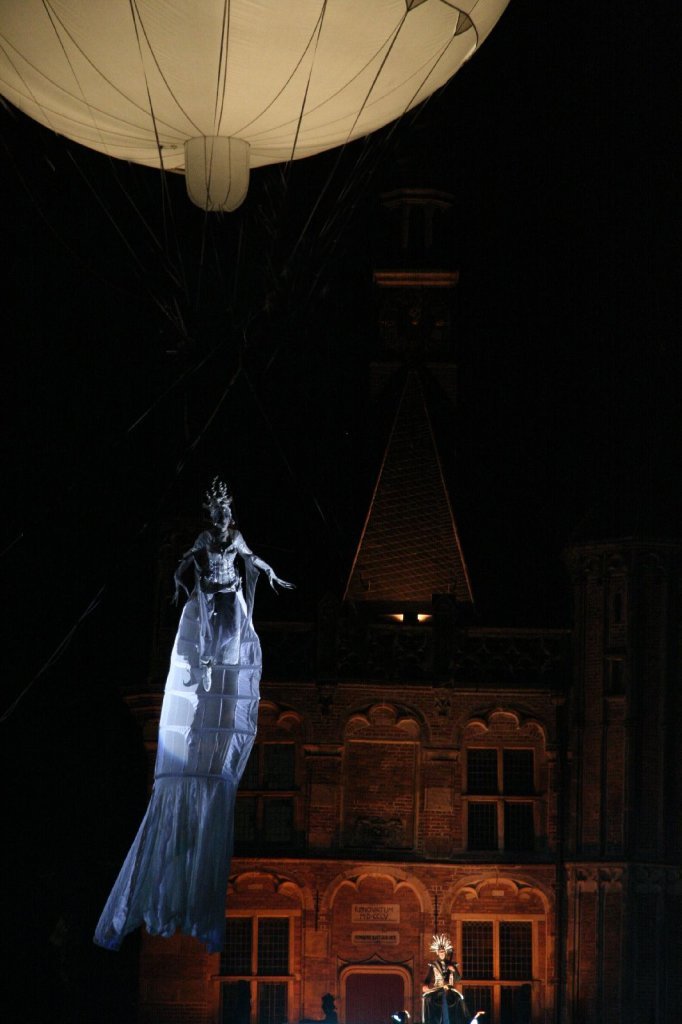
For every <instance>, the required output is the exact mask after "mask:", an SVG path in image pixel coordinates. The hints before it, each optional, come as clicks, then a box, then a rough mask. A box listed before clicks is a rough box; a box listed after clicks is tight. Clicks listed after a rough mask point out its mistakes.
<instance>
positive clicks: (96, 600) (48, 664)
mask: <svg viewBox="0 0 682 1024" xmlns="http://www.w3.org/2000/svg"><path fill="white" fill-rule="evenodd" d="M241 372H242V363H241V359H240V361H239V364H238V365H237V368H236V369H235V370H234V372H233V374H232V376H231V377H230V379H229V380H228V382H227V384H226V385H225V387H224V389H223V392H222V394H221V395H220V397H219V399H218V401H217V402H216V404H215V406H214V408H213V409H212V411H211V412H210V413H209V415H208V416H207V418H206V420H205V421H204V424H203V426H202V427H201V429H200V430H199V431H198V433H197V434H196V435H195V437H194V439H193V441H192V442H191V443H190V444H189V445H188V446H187V448H186V449H185V452H184V454H183V456H182V457H181V458H180V459H179V460H178V462H177V465H176V467H175V473H174V476H173V478H172V480H171V482H170V483H169V484H168V485H167V486H166V487H165V488H164V490H163V492H162V494H161V496H160V498H159V500H158V501H157V503H156V507H155V509H154V510H153V516H150V517H149V518H148V519H147V520H146V521H145V522H144V523H143V524H142V525H141V526H140V527H139V529H138V530H137V532H136V533H135V535H134V537H133V539H132V541H130V542H129V543H128V544H127V545H126V546H125V547H124V549H123V550H124V552H126V551H129V550H131V549H132V546H133V544H134V543H135V542H137V541H139V539H140V538H141V537H143V536H144V534H145V533H146V532H147V530H148V529H149V523H150V521H151V519H152V518H153V517H155V516H158V514H159V512H160V511H161V509H162V508H163V507H164V506H165V504H166V502H167V499H168V495H169V494H170V492H171V491H172V489H173V487H174V486H175V483H176V481H177V479H178V477H179V476H180V474H181V473H182V471H183V470H184V468H185V465H186V462H187V458H188V457H189V456H190V455H191V454H192V453H193V452H194V450H195V449H196V447H197V446H198V444H199V443H200V441H201V440H202V438H203V437H204V435H205V433H206V431H207V430H208V429H209V427H210V426H211V424H212V423H213V421H214V420H215V418H216V416H217V415H218V412H219V411H220V408H221V407H222V405H223V404H224V402H225V399H226V398H227V396H228V394H229V392H230V391H231V390H232V387H233V385H234V383H235V381H236V380H237V378H238V376H239V375H240V373H241ZM113 564H114V565H115V567H116V568H115V569H114V570H113V574H114V577H115V576H116V575H117V573H120V572H122V571H123V568H122V567H123V566H124V564H125V559H124V557H119V558H117V559H115V560H114V562H113ZM108 586H109V584H108V583H107V582H104V583H101V584H100V585H99V586H98V587H97V589H96V591H95V593H94V596H93V597H92V598H91V599H90V601H89V602H88V604H87V605H86V607H85V608H84V610H83V611H82V612H81V613H80V615H79V616H78V617H77V618H76V621H75V622H74V623H73V625H72V626H71V627H70V628H69V629H68V630H67V632H66V633H65V634H64V636H63V637H62V639H61V640H60V641H59V643H58V644H57V645H56V647H55V648H54V650H53V651H52V653H51V654H50V655H49V657H48V658H47V659H46V660H45V662H44V663H43V664H42V665H41V667H40V668H39V669H38V671H37V672H36V673H35V674H34V675H33V676H32V678H31V679H30V680H29V681H28V683H27V684H26V685H25V686H24V688H23V689H22V690H21V691H20V692H19V694H18V695H17V696H16V697H15V699H14V700H13V701H12V703H11V704H10V705H9V707H8V708H6V709H5V711H4V712H3V713H2V715H0V723H4V722H6V721H7V720H8V719H9V718H10V716H11V715H12V714H13V713H14V711H15V710H16V708H17V707H18V705H19V704H20V702H21V701H22V700H23V698H24V697H25V696H26V695H27V693H29V691H30V690H31V689H32V687H33V686H34V685H35V683H37V682H38V680H39V679H40V678H41V677H42V676H43V675H45V673H46V672H47V671H48V670H49V669H50V668H52V666H53V665H55V664H56V662H57V661H58V660H59V659H60V658H61V656H62V655H63V654H64V653H65V651H66V650H67V649H68V647H69V644H70V643H71V641H72V640H73V638H74V636H75V635H76V633H77V632H78V629H79V627H80V626H81V625H82V624H83V623H84V622H85V620H86V619H88V618H89V617H90V615H92V613H93V612H94V611H95V610H96V609H97V607H98V606H99V604H100V603H101V600H102V597H103V596H104V594H105V593H106V591H107V588H108Z"/></svg>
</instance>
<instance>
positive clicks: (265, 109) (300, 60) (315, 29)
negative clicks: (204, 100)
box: [234, 0, 327, 136]
mask: <svg viewBox="0 0 682 1024" xmlns="http://www.w3.org/2000/svg"><path fill="white" fill-rule="evenodd" d="M326 6H327V0H324V7H323V10H322V12H321V13H320V14H319V15H318V18H317V21H316V22H315V25H314V26H313V30H312V32H311V33H310V37H309V39H308V42H307V43H306V45H305V47H304V49H303V53H302V54H301V56H300V57H299V58H298V60H297V62H296V64H295V65H294V67H293V68H292V70H291V72H290V73H289V76H288V77H287V78H286V79H285V80H284V82H283V84H282V86H281V87H280V88H279V89H278V91H277V92H276V93H275V95H274V96H273V97H272V99H271V100H270V102H269V103H267V104H266V105H265V106H264V107H263V109H262V110H260V111H259V112H258V113H257V114H256V116H255V117H252V118H251V120H250V121H247V122H246V123H245V124H242V125H240V126H239V128H237V129H235V131H234V134H235V135H236V136H239V135H241V133H242V132H244V131H246V129H247V128H250V127H251V125H252V124H255V123H256V121H258V119H259V118H261V117H263V115H264V114H267V112H268V110H270V108H271V107H273V106H274V105H275V103H276V102H277V100H278V99H279V98H280V96H281V95H282V93H283V92H284V90H285V89H286V88H287V86H288V85H289V84H290V83H291V82H292V81H293V79H294V77H295V75H296V72H297V71H298V69H299V68H300V66H301V64H302V63H303V59H304V57H305V55H306V53H307V52H308V50H309V49H310V47H311V45H312V42H313V39H314V38H315V34H316V33H317V35H318V39H319V32H318V25H319V24H320V19H321V17H322V13H323V12H324V10H325V9H326ZM277 127H281V125H278V126H277Z"/></svg>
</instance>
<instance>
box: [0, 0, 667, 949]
mask: <svg viewBox="0 0 682 1024" xmlns="http://www.w3.org/2000/svg"><path fill="white" fill-rule="evenodd" d="M607 6H608V7H609V8H611V6H612V5H591V6H590V9H589V17H587V16H584V14H585V12H584V11H582V10H581V9H578V8H575V6H573V7H568V6H566V5H563V4H561V5H560V4H548V3H547V4H529V3H524V2H522V0H512V3H511V5H510V7H509V9H508V10H507V12H506V13H505V15H504V16H503V18H502V21H501V22H500V24H499V25H498V26H497V28H496V29H495V30H494V31H493V33H492V35H491V36H490V38H489V39H488V40H487V41H486V42H485V44H484V46H483V47H482V49H481V51H480V53H478V54H476V55H475V57H474V58H473V59H472V61H471V62H470V63H469V64H468V65H467V66H466V67H465V68H464V69H463V70H462V71H461V72H460V73H459V74H458V75H457V76H455V78H454V79H453V80H452V82H451V83H450V84H449V86H448V87H447V88H446V89H445V90H444V91H443V92H442V93H440V94H439V95H438V96H436V97H434V98H432V100H430V101H429V102H428V103H427V104H426V105H425V107H424V108H423V109H422V110H421V111H420V113H419V115H418V116H417V117H414V116H409V117H407V118H405V119H404V121H403V122H402V123H401V124H400V125H399V126H398V128H397V129H396V130H395V131H393V130H390V129H388V130H384V131H383V132H381V133H378V134H377V135H376V136H373V137H372V138H371V139H370V140H369V141H368V142H358V143H355V144H353V145H352V146H350V147H348V149H347V150H346V151H345V152H343V153H342V154H341V155H339V154H338V153H330V154H325V155H322V156H321V157H317V158H314V159H311V160H307V161H301V162H299V163H296V164H294V165H292V167H291V168H289V170H288V171H287V172H285V173H283V172H282V169H280V168H270V169H263V170H261V171H256V172H254V173H253V175H252V185H251V190H250V194H249V197H248V199H247V202H246V205H245V207H244V208H243V209H242V210H241V211H240V212H238V213H237V214H235V215H232V216H229V217H225V218H214V219H210V221H209V222H206V221H205V219H204V217H203V215H202V214H201V212H200V211H198V210H196V209H195V208H194V207H191V206H190V204H189V201H188V200H187V199H186V197H185V195H184V183H183V181H182V179H179V178H171V180H169V181H168V183H167V184H168V196H169V198H170V209H171V210H172V215H170V214H169V212H168V207H166V209H165V213H164V203H163V199H162V188H161V178H160V175H158V174H156V173H154V172H150V171H145V170H142V169H140V168H135V167H128V166H127V165H123V164H119V165H115V166H114V165H113V164H111V163H110V162H109V161H107V160H106V159H105V158H104V157H102V156H100V155H97V154H93V153H90V152H88V151H85V150H82V149H80V148H78V147H76V146H75V145H74V144H71V143H68V142H66V141H65V140H62V139H59V138H57V137H55V136H54V135H52V134H51V133H49V132H47V131H45V130H43V129H41V128H39V127H38V126H36V125H34V124H33V123H31V122H29V121H28V120H27V119H26V118H24V117H23V115H20V114H18V113H16V112H13V111H11V110H9V109H5V110H2V109H0V118H1V119H2V136H3V138H2V144H3V159H2V161H0V175H1V176H2V184H3V189H2V200H0V202H2V206H3V235H2V237H3V245H4V249H5V262H4V266H5V271H4V274H3V281H2V298H3V314H4V330H3V335H4V353H5V360H6V371H5V381H6V384H5V401H4V403H3V405H4V411H5V414H6V426H5V429H4V431H3V436H4V441H5V457H4V459H3V466H4V468H3V478H4V481H5V489H4V490H5V507H6V511H7V513H8V523H7V527H6V534H5V537H6V542H7V544H8V545H9V547H8V549H7V550H6V551H5V553H4V555H3V561H4V563H5V573H4V579H5V594H6V597H7V605H8V613H7V615H6V617H5V627H6V659H5V672H4V673H3V706H7V705H9V703H10V702H11V700H12V699H13V698H15V697H16V696H17V694H19V693H20V692H21V690H22V688H23V687H25V686H27V685H28V686H29V689H28V690H27V692H26V694H25V696H24V697H23V699H22V700H21V702H20V704H19V705H18V707H17V709H16V711H15V712H14V714H13V715H11V716H10V718H9V719H8V720H7V721H6V722H5V723H4V724H3V729H4V730H5V731H6V733H7V735H8V736H9V738H10V741H11V742H10V743H9V749H10V750H11V751H14V752H16V751H17V750H20V749H23V744H24V742H25V739H24V737H25V735H26V733H27V731H28V732H30V731H31V730H34V731H35V722H36V720H42V721H43V722H46V721H47V720H49V719H50V716H56V717H55V718H54V719H53V721H55V722H59V726H58V728H57V730H55V731H52V732H50V730H49V728H48V727H47V726H46V725H43V730H42V732H40V730H39V731H38V732H39V737H40V741H41V742H42V743H46V744H47V747H46V749H47V759H48V761H53V762H56V763H61V765H62V769H61V771H60V783H59V786H57V785H56V784H53V789H52V790H51V791H50V793H49V799H48V801H47V802H48V804H49V803H50V800H51V802H52V803H51V807H52V809H51V810H50V809H49V807H43V815H44V817H43V818H42V819H41V824H40V826H38V825H37V824H35V823H34V824H33V825H32V826H31V825H27V826H26V828H25V839H26V843H27V844H29V840H35V843H36V846H40V845H41V844H42V845H43V846H44V845H45V843H46V841H47V836H48V835H49V834H50V830H51V829H52V830H53V831H54V830H56V831H58V832H60V834H61V836H62V839H61V841H60V843H59V844H58V848H59V849H60V850H61V851H62V856H61V857H60V858H59V857H58V858H57V863H58V867H57V868H56V869H54V870H55V871H56V874H52V875H51V874H50V872H49V871H47V870H44V871H43V876H44V877H43V881H42V883H41V885H42V887H43V889H44V891H45V893H48V894H49V899H48V898H47V897H46V900H45V901H44V902H46V903H47V904H49V905H50V911H49V913H48V911H45V914H44V915H43V917H44V918H45V919H41V920H40V922H39V927H40V928H41V929H43V931H44V929H45V928H46V927H47V924H48V923H49V921H48V918H49V917H50V913H52V915H53V916H54V915H58V914H59V913H63V911H64V904H65V898H64V897H63V893H62V897H58V896H57V893H58V892H59V888H60V886H62V889H63V890H64V891H66V890H65V889H64V879H65V878H66V877H67V875H68V868H69V866H70V865H71V863H72V859H71V858H72V857H75V856H76V851H80V844H81V842H82V839H83V836H84V835H85V834H86V833H87V834H88V835H91V834H94V835H95V839H94V840H93V842H94V843H95V846H97V844H98V843H99V844H100V846H102V847H104V846H106V845H107V843H110V840H109V839H107V838H106V837H104V836H102V835H101V834H100V833H101V832H102V830H103V828H104V825H103V824H102V822H101V820H100V818H99V817H98V814H97V812H96V811H95V810H93V811H91V812H90V813H87V814H85V816H84V817H83V816H82V815H80V816H79V815H78V814H76V812H75V811H74V809H73V807H72V808H71V811H70V813H68V814H66V818H64V813H65V812H64V807H65V805H66V804H67V803H69V801H70V799H71V798H70V796H69V794H70V793H72V792H74V793H75V792H77V791H78V787H79V785H80V780H82V778H83V776H84V774H85V772H89V773H90V776H91V779H90V783H89V784H88V786H87V792H88V794H89V798H90V799H91V798H92V795H93V794H94V793H98V794H101V792H102V789H104V792H105V793H106V794H108V796H107V799H109V801H110V803H111V806H112V807H113V812H112V814H113V817H114V818H116V816H117V815H118V819H117V820H119V823H120V822H123V825H122V826H121V828H122V831H123V832H125V829H126V828H127V827H128V824H126V823H129V824H130V827H134V825H135V823H136V821H135V822H132V819H133V818H135V819H137V816H138V812H139V807H138V806H135V807H132V808H131V807H129V806H128V804H129V803H130V801H126V795H125V793H123V792H122V787H123V786H124V785H125V780H126V778H127V776H128V774H129V775H131V776H134V777H135V778H138V775H136V774H135V772H136V771H138V768H139V765H138V766H137V767H136V762H135V758H136V756H137V755H136V753H135V752H136V750H137V748H136V745H135V737H134V736H133V735H132V734H131V733H129V731H128V730H129V725H128V723H127V719H126V717H125V712H124V710H123V709H122V706H121V705H120V702H118V699H117V698H116V696H115V694H116V687H117V685H125V684H128V683H131V684H132V685H135V684H136V683H141V682H143V681H144V679H145V677H146V673H147V670H148V666H147V659H148V646H149V635H150V630H149V595H150V593H151V589H152V582H153V578H154V562H155V556H156V552H157V550H158V535H159V530H160V529H161V528H162V526H163V523H164V522H166V521H167V520H172V519H173V517H174V516H176V515H177V514H178V513H180V512H182V513H186V512H189V513H191V514H193V513H195V512H196V514H197V517H198V516H199V514H200V508H199V505H200V501H201V495H202V493H203V490H204V489H205V486H206V484H207V481H208V480H209V479H210V477H211V476H212V475H213V473H215V472H222V473H225V474H226V475H227V476H228V478H229V479H230V480H231V483H232V486H233V488H234V491H235V493H236V500H237V513H238V518H239V521H240V525H241V527H242V530H243V532H244V534H245V536H246V537H247V540H248V541H249V542H250V544H251V545H252V547H253V548H254V549H255V550H257V551H258V552H259V553H260V554H262V555H263V557H265V558H267V559H268V560H269V561H271V562H272V563H273V564H274V565H275V567H276V568H277V569H278V570H279V571H280V573H281V574H282V575H284V576H287V577H289V578H291V579H294V580H296V582H297V583H298V590H297V592H296V595H295V596H294V597H289V596H286V597H281V598H280V599H279V600H278V602H277V603H276V604H273V603H272V601H271V600H270V598H269V597H267V596H266V595H265V593H263V594H262V595H261V604H260V610H261V615H264V614H269V613H270V612H271V611H276V610H277V609H283V608H284V604H285V602H289V603H288V605H287V608H288V609H293V610H294V611H295V612H296V613H298V612H301V614H303V613H305V612H306V611H308V610H310V609H311V608H313V607H314V603H315V600H316V599H317V597H318V596H319V595H320V593H322V592H323V591H324V590H327V589H328V590H333V591H336V592H337V593H338V592H339V590H340V589H341V587H342V585H343V582H344V574H345V573H346V572H347V570H348V566H349V558H350V557H351V554H352V549H353V545H354V543H355V542H356V539H357V531H358V529H359V525H360V522H361V519H362V516H363V514H364V511H365V508H366V500H367V496H368V487H369V486H370V484H371V481H372V474H373V473H374V472H375V469H376V466H375V464H374V463H372V460H371V455H372V449H371V446H368V443H367V429H366V428H367V422H368V410H367V408H366V406H365V397H364V396H365V380H366V370H367V354H368V352H369V350H370V348H371V343H372V323H371V290H370V281H371V265H372V264H371V254H372V247H371V245H368V230H367V224H371V223H372V218H373V217H374V216H375V211H376V208H377V197H378V195H379V193H380V191H381V190H382V189H383V188H386V187H390V186H391V185H393V184H395V183H396V181H397V180H398V178H399V177H400V174H401V173H403V170H402V169H404V168H405V167H411V168H413V169H415V168H419V173H420V174H421V173H422V172H423V180H422V181H420V180H418V176H417V172H416V171H415V173H414V175H413V180H412V184H415V185H421V184H430V183H431V181H435V182H437V183H438V184H439V185H440V186H441V187H443V188H446V189H450V190H451V191H452V192H453V193H454V194H455V196H456V221H457V231H456V235H455V237H453V253H454V254H455V256H456V258H457V260H458V265H459V268H460V271H461V285H460V294H459V304H460V310H459V313H460V318H459V341H458V348H459V352H458V356H459V366H460V395H459V406H458V410H457V415H456V421H455V423H454V424H453V429H452V434H451V437H452V444H451V445H450V446H449V447H448V446H447V445H446V451H445V452H444V455H445V460H446V462H447V464H448V467H449V470H450V471H451V479H452V482H453V497H454V503H455V515H456V517H457V519H458V522H459V526H460V532H461V535H462V540H463V544H464V549H465V553H466V555H467V557H468V561H469V564H470V570H471V574H472V578H473V584H474V589H475V592H476V596H477V598H478V602H479V605H480V614H481V618H482V620H483V621H485V622H489V623H494V624H499V625H504V624H526V625H534V624H545V623H547V624H550V625H565V624H568V606H567V601H566V591H565V590H564V589H563V588H564V584H563V570H562V567H561V561H560V553H561V550H562V548H563V547H564V546H565V544H567V543H568V542H570V540H571V539H572V538H574V537H579V536H585V535H588V534H592V535H598V534H600V535H602V536H603V535H605V534H613V533H621V534H623V533H626V534H630V533H633V532H635V533H640V534H646V533H657V534H665V535H667V536H670V535H679V533H680V531H679V529H678V528H677V521H678V513H679V493H678V491H679V487H678V485H677V478H678V475H679V468H678V463H679V456H678V449H679V412H678V406H679V397H678V396H679V393H680V373H679V370H680V363H679V355H678V340H677V337H678V333H679V331H676V332H675V333H674V325H675V326H676V320H677V317H676V310H675V300H676V299H677V292H679V284H678V281H679V270H680V267H679V243H678V238H677V224H678V221H679V218H678V216H677V209H676V200H677V195H676V190H674V184H676V182H677V180H678V179H677V178H676V173H675V166H674V163H675V159H676V154H677V153H678V150H679V134H678V135H677V137H676V134H675V133H676V132H678V123H677V121H678V116H677V111H676V108H674V107H673V105H672V99H671V98H670V97H669V90H670V87H671V86H672V84H673V82H674V80H675V72H674V70H673V60H672V57H670V60H668V57H669V55H668V53H667V51H666V46H665V39H664V38H662V36H661V33H660V31H657V32H656V33H654V27H653V22H652V23H649V22H647V21H646V20H644V19H642V18H641V17H640V16H639V13H638V12H639V10H640V9H639V8H638V7H635V5H634V4H630V5H628V4H626V5H618V7H617V12H616V9H615V8H614V10H613V11H610V10H605V9H604V10H601V8H606V7H607ZM595 8H597V9H596V10H595ZM427 178H428V179H429V180H428V181H427V180H426V179H427ZM318 198H319V204H318V205H317V207H316V208H315V203H316V201H317V200H318ZM313 209H314V212H313V213H312V216H310V214H311V211H313ZM309 216H310V220H309ZM369 234H370V235H371V232H369ZM202 254H203V255H202ZM183 279H184V282H185V283H184V284H183ZM180 322H181V324H182V327H181V328H180V329H179V328H178V323H180ZM231 380H233V383H232V385H231V386H228V385H229V382H230V381H231ZM218 403H220V404H219V405H218ZM217 406H218V413H217V415H216V417H215V419H214V420H213V422H212V423H211V424H210V425H208V426H207V427H206V429H204V426H205V424H206V420H207V419H208V417H209V416H210V414H211V413H212V412H213V410H215V409H216V407H217ZM150 407H151V408H152V411H151V413H150V414H149V416H148V417H147V418H146V419H145V420H144V421H143V422H142V423H141V424H140V425H139V426H137V427H135V428H134V429H131V426H132V424H134V423H135V421H136V420H137V419H138V417H139V416H140V415H141V414H142V413H143V412H145V411H146V410H147V409H149V408H150ZM197 439H198V440H197ZM17 583H18V584H19V586H18V587H17V586H16V584H17ZM100 587H104V590H103V593H102V598H101V601H100V602H99V605H98V607H97V608H96V609H95V610H94V611H93V612H92V614H90V615H88V616H87V617H86V618H85V620H84V621H83V623H82V625H81V626H80V627H79V629H78V630H77V632H76V634H75V636H74V638H73V640H72V641H71V643H70V645H69V646H68V648H67V650H66V652H65V653H64V655H63V657H62V658H61V659H60V661H59V662H58V663H57V665H56V666H55V667H54V668H53V669H52V670H50V671H49V672H47V673H45V674H43V675H42V676H41V677H40V678H38V679H37V681H35V682H32V680H33V679H34V677H35V675H36V673H37V672H38V671H39V670H40V668H41V666H42V665H43V664H44V662H45V660H46V659H47V658H49V657H50V655H51V654H52V653H53V652H54V650H55V649H56V648H57V646H58V644H59V643H60V641H61V640H62V639H63V638H64V637H65V636H66V635H67V633H68V631H69V630H70V629H72V627H73V626H74V625H75V624H76V622H77V620H78V619H79V617H80V616H81V615H82V614H83V612H84V611H85V610H86V608H87V607H88V605H89V603H90V602H91V601H92V600H93V598H94V597H95V596H96V595H97V594H98V593H99V590H100ZM64 709H65V710H64ZM103 721H107V722H109V723H110V727H108V726H106V725H103V724H102V723H103ZM110 758H113V759H114V760H117V761H118V762H119V763H120V762H121V760H123V761H125V762H126V764H128V765H130V767H129V768H128V769H126V771H125V772H124V773H123V781H122V782H120V783H115V782H113V781H112V780H111V772H110V767H108V766H107V764H106V762H107V759H110ZM35 767H36V766H35V765H34V768H35ZM42 771H43V767H42V766H41V768H40V770H39V771H38V770H37V769H36V771H35V772H33V773H29V776H30V780H32V781H29V782H27V784H26V786H27V788H26V790H25V792H24V791H22V792H21V793H20V794H19V796H18V797H17V800H18V801H19V802H22V801H24V803H25V802H26V801H28V802H29V803H30V802H32V801H35V800H36V798H37V794H38V792H39V787H38V786H37V785H35V784H34V783H35V780H34V779H33V775H35V776H36V777H37V775H38V774H39V773H40V772H42ZM110 817H111V815H110ZM58 821H59V822H61V824H59V825H58ZM107 827H109V828H112V826H111V825H108V826H107ZM32 829H34V830H35V834H34V832H33V831H32ZM26 830H27V831H26ZM98 830H99V831H98ZM128 838H129V837H128V836H127V834H126V842H127V839H128ZM29 845H30V844H29ZM114 846H115V843H114ZM108 848H109V849H110V848H111V844H110V845H109V847H108ZM12 852H13V853H14V854H15V855H16V856H17V858H19V857H25V848H24V846H22V844H21V843H19V844H18V846H17V849H16V850H13V851H12ZM32 857H36V858H37V859H38V860H39V859H40V858H39V857H38V855H37V854H36V852H35V851H34V852H33V854H31V855H30V856H29V858H28V862H27V863H26V864H25V866H26V873H27V877H28V874H29V873H30V872H29V871H28V869H29V868H31V866H32V859H31V858H32ZM93 885H94V883H93ZM66 888H68V887H66ZM100 888H101V886H100ZM94 889H95V890H96V897H95V896H93V902H96V901H97V899H99V895H100V889H98V888H97V886H96V885H94ZM86 902H87V901H86ZM88 907H89V904H88ZM83 913H84V915H85V916H86V917H87V913H86V910H84V911H83ZM50 920H51V919H50ZM46 922H47V923H46ZM41 934H42V933H41ZM43 937H44V936H43ZM104 955H105V956H106V954H104Z"/></svg>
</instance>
